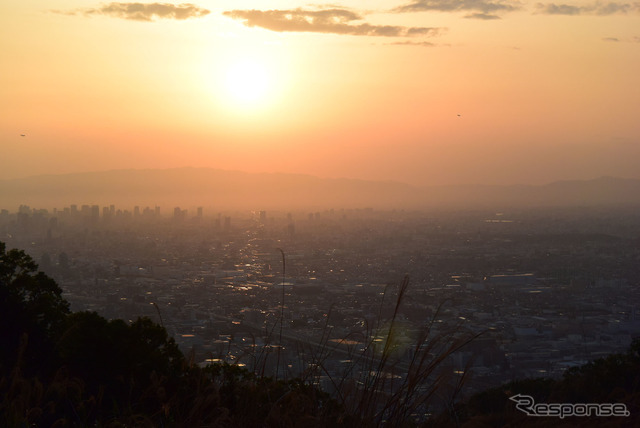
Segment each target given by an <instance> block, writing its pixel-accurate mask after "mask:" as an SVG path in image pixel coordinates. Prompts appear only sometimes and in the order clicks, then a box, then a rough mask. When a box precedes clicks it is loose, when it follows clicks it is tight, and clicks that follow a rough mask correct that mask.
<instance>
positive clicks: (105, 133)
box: [0, 0, 640, 186]
mask: <svg viewBox="0 0 640 428" xmlns="http://www.w3.org/2000/svg"><path fill="white" fill-rule="evenodd" d="M639 12H640V11H639V9H638V6H637V5H635V4H631V3H624V2H609V3H607V4H603V3H599V2H591V1H578V0H576V1H571V2H567V3H559V2H558V3H554V2H507V1H488V0H487V1H480V2H454V1H442V0H438V1H420V0H417V1H410V0H407V1H402V0H398V1H394V2H392V1H385V2H383V3H381V4H377V5H376V6H375V7H374V8H372V7H371V5H370V4H367V3H365V2H363V1H343V2H340V3H338V4H333V5H331V6H327V5H302V6H301V5H299V4H297V3H295V2H291V1H277V2H271V3H269V5H268V7H265V5H263V4H261V3H259V2H252V1H242V2H234V3H233V4H225V3H216V2H212V1H208V0H203V1H198V2H193V3H187V4H175V3H161V2H148V3H126V2H119V3H118V2H111V3H100V2H93V3H87V2H81V1H78V0H56V1H53V2H49V3H47V4H46V5H43V4H42V3H40V2H35V1H31V0H28V1H21V2H7V3H5V4H2V5H1V6H0V24H1V25H0V28H1V29H0V34H2V37H0V49H2V51H3V52H4V53H5V55H4V57H5V58H4V60H3V64H4V67H3V68H2V70H0V78H2V81H3V85H2V97H1V98H2V101H0V112H1V113H2V114H1V115H0V116H1V118H0V139H1V140H2V142H3V156H2V159H1V160H0V170H1V171H2V173H0V179H4V180H6V179H14V178H22V177H28V176H36V175H41V174H65V173H76V172H86V171H103V170H113V169H129V168H134V169H146V168H177V167H184V166H191V167H207V168H220V169H226V170H239V171H246V172H249V173H262V172H267V173H273V172H282V173H297V174H301V173H302V174H310V175H314V176H318V177H322V178H352V179H363V180H380V181H387V180H392V181H397V182H402V183H408V184H411V185H419V186H430V185H449V184H483V185H493V184H504V185H512V184H533V185H540V184H546V183H550V182H554V181H558V180H571V179H581V180H585V179H593V178H597V177H601V176H617V177H622V178H640V175H638V172H637V168H636V165H637V162H636V160H637V159H639V158H640V147H638V144H637V143H638V138H639V137H640V130H639V129H638V127H637V124H636V116H637V113H638V111H640V109H639V107H640V92H639V91H640V88H639V87H638V85H637V77H636V70H637V69H638V68H639V66H640V51H639V50H640V43H639V42H640V32H639V31H638V30H637V29H638V28H640V25H639V24H640V13H639Z"/></svg>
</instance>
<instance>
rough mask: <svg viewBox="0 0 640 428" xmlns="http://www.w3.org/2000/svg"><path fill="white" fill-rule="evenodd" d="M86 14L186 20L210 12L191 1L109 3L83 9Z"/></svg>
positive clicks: (145, 19)
mask: <svg viewBox="0 0 640 428" xmlns="http://www.w3.org/2000/svg"><path fill="white" fill-rule="evenodd" d="M79 12H81V13H83V14H84V15H106V16H111V17H114V18H122V19H130V20H134V21H147V22H150V21H154V20H155V19H156V18H159V19H177V20H185V19H189V18H198V17H201V16H205V15H208V14H209V13H210V11H209V10H207V9H202V8H199V7H197V6H195V5H193V4H190V3H183V4H179V5H174V4H169V3H109V4H106V5H104V6H101V7H98V8H94V9H81V10H80V11H79Z"/></svg>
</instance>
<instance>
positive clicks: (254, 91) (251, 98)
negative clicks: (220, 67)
mask: <svg viewBox="0 0 640 428" xmlns="http://www.w3.org/2000/svg"><path fill="white" fill-rule="evenodd" d="M225 77H226V80H225V84H226V89H227V91H228V93H229V95H230V96H231V97H232V98H233V99H234V100H235V101H237V102H241V103H254V102H258V101H260V100H262V99H263V98H264V97H265V95H266V94H267V92H268V89H269V83H270V79H269V73H268V71H267V69H266V67H265V66H264V65H263V64H261V63H259V62H258V61H255V60H252V59H241V60H238V61H237V62H235V63H233V64H231V66H230V67H229V69H228V70H227V74H226V76H225Z"/></svg>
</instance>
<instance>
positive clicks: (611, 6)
mask: <svg viewBox="0 0 640 428" xmlns="http://www.w3.org/2000/svg"><path fill="white" fill-rule="evenodd" d="M536 8H537V11H538V13H542V14H546V15H600V16H608V15H615V14H626V13H629V12H633V11H638V10H640V5H639V4H638V3H634V4H629V3H616V2H609V3H599V2H597V3H594V4H592V5H587V6H575V5H571V4H564V3H563V4H557V3H546V4H544V3H538V4H537V5H536Z"/></svg>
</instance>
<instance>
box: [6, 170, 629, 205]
mask: <svg viewBox="0 0 640 428" xmlns="http://www.w3.org/2000/svg"><path fill="white" fill-rule="evenodd" d="M20 204H27V205H31V206H34V207H41V208H53V207H62V206H65V205H69V204H99V205H106V204H117V205H124V206H127V205H149V206H153V205H164V206H172V205H180V206H183V207H189V206H206V207H218V208H220V209H278V208H281V209H286V210H289V209H303V208H304V209H324V208H363V207H372V208H384V209H392V208H396V209H421V208H454V207H456V208H496V209H502V208H506V207H519V206H521V207H526V206H593V205H612V204H613V205H636V204H640V180H631V179H619V178H611V177H606V178H599V179H595V180H588V181H562V182H555V183H551V184H548V185H544V186H522V185H520V186H475V185H466V186H432V187H416V186H410V185H407V184H403V183H396V182H377V181H365V180H353V179H322V178H318V177H313V176H310V175H298V174H267V173H261V174H249V173H244V172H238V171H224V170H218V169H209V168H177V169H154V170H114V171H104V172H88V173H76V174H62V175H46V176H35V177H29V178H23V179H14V180H0V208H14V207H17V206H18V205H20Z"/></svg>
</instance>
